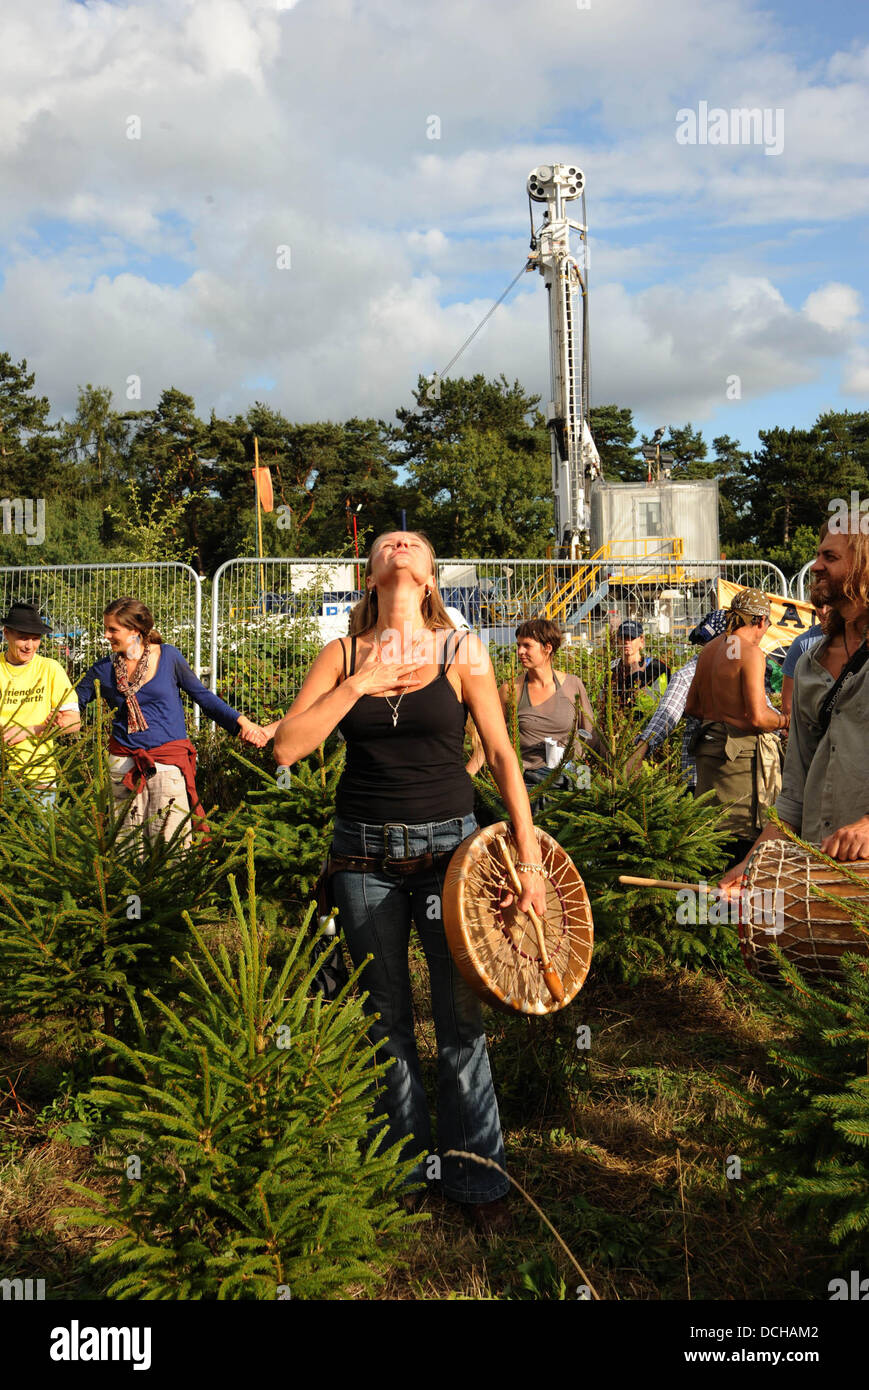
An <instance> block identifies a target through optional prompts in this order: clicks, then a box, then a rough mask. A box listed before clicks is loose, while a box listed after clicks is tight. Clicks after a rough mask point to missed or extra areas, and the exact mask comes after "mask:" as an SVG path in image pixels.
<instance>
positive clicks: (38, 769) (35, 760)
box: [0, 603, 80, 805]
mask: <svg viewBox="0 0 869 1390" xmlns="http://www.w3.org/2000/svg"><path fill="white" fill-rule="evenodd" d="M2 621H3V636H4V638H5V639H6V650H5V651H4V652H3V653H2V654H0V734H2V738H3V743H4V744H5V746H6V758H7V760H8V765H9V767H10V768H11V770H12V772H13V773H14V774H15V775H17V777H18V779H19V781H20V783H21V788H22V791H24V792H26V794H28V795H33V796H35V797H37V798H38V799H39V800H40V801H42V802H43V803H44V804H46V805H52V804H53V803H54V799H55V794H56V793H55V790H54V783H55V781H56V778H57V764H56V763H55V760H54V748H53V742H52V739H51V737H49V736H48V735H50V733H51V732H57V733H72V732H73V731H74V730H75V729H77V728H78V727H79V725H80V716H79V710H78V699H77V697H76V693H75V691H74V690H73V688H72V683H71V681H70V679H69V676H68V675H67V674H66V671H65V670H64V669H63V667H62V666H61V664H60V662H59V661H55V660H53V658H52V657H50V656H42V655H40V652H39V645H40V643H41V641H42V638H43V637H44V636H45V634H46V633H47V632H49V631H50V628H49V626H48V624H47V623H44V622H43V621H42V618H41V617H40V616H39V610H38V608H36V606H35V605H34V604H32V603H13V604H12V606H11V607H10V609H9V612H8V613H7V614H6V616H5V617H4V618H3V620H2Z"/></svg>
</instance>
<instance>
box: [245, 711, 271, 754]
mask: <svg viewBox="0 0 869 1390" xmlns="http://www.w3.org/2000/svg"><path fill="white" fill-rule="evenodd" d="M269 727H270V728H272V729H273V728H274V727H275V726H272V725H270V726H269ZM238 736H239V738H240V739H241V741H242V743H251V744H253V746H254V748H265V746H266V744H267V743H268V741H269V739H270V738H271V737H272V735H271V733H269V732H268V731H267V730H266V729H263V728H261V727H260V725H259V724H254V722H253V720H251V719H246V718H245V716H244V715H242V717H241V718H240V719H239V721H238Z"/></svg>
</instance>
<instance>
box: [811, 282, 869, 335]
mask: <svg viewBox="0 0 869 1390" xmlns="http://www.w3.org/2000/svg"><path fill="white" fill-rule="evenodd" d="M803 312H804V314H805V315H806V317H807V318H809V319H811V321H812V323H818V324H820V326H821V327H822V328H828V329H830V331H831V332H836V331H837V330H839V329H842V328H847V327H848V326H849V325H850V324H851V323H852V321H853V320H854V319H856V318H857V316H858V314H859V313H860V296H859V294H858V293H857V291H856V290H855V289H854V288H853V287H852V286H851V285H840V284H838V283H837V282H836V281H832V282H831V283H830V284H829V285H822V286H821V288H820V289H819V290H813V291H812V293H811V294H810V295H809V296H808V297H807V299H806V302H805V303H804V305H803Z"/></svg>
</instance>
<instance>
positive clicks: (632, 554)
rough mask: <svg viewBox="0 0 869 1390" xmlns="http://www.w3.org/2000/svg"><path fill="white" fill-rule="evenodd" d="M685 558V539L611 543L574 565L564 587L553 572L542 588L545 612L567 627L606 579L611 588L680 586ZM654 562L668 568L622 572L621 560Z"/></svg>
mask: <svg viewBox="0 0 869 1390" xmlns="http://www.w3.org/2000/svg"><path fill="white" fill-rule="evenodd" d="M619 552H621V553H619ZM683 554H684V546H683V542H682V537H681V536H663V537H662V536H646V537H634V538H629V539H625V540H618V541H607V543H606V544H605V545H602V546H601V547H600V548H599V549H598V550H596V551H595V553H594V554H593V555H590V556H589V557H588V559H587V560H583V561H582V562H581V563H580V564H577V563H576V562H573V563H572V571H573V572H572V573H571V575H570V577H569V578H568V579H566V580H563V581H562V582H561V583H560V584H556V583H555V582H554V576H552V575H551V572H550V576H551V577H550V579H549V582H548V583H547V582H546V581H545V580H544V581H543V582H542V583H541V585H540V594H539V597H540V598H541V599H542V600H543V603H542V606H543V612H544V613H545V614H546V617H547V618H551V619H552V621H553V622H556V623H563V622H564V621H565V619H566V617H567V615H568V613H570V612H571V611H572V610H573V609H574V608H576V607H579V606H580V605H582V604H583V603H584V602H585V600H586V599H587V598H588V597H589V596H590V595H591V594H593V593H594V591H595V589H596V588H598V586H599V585H600V584H601V583H602V582H603V580H604V579H606V580H607V582H608V583H609V584H611V585H619V584H630V585H638V584H643V585H654V586H656V587H661V586H662V585H670V584H673V583H678V582H679V581H680V580H682V579H684V577H685V570H684V567H683V565H682V563H681V561H682V558H683ZM652 558H654V559H660V561H661V564H662V565H663V566H664V567H665V568H664V569H663V570H662V571H660V572H655V571H653V570H642V571H637V570H636V569H632V570H631V572H630V573H627V572H625V571H624V570H622V571H621V572H620V571H619V569H618V561H619V560H648V559H652ZM568 563H570V562H568ZM564 567H565V566H564V564H561V565H559V567H558V568H559V569H560V570H562V571H563V570H564ZM535 597H537V595H535Z"/></svg>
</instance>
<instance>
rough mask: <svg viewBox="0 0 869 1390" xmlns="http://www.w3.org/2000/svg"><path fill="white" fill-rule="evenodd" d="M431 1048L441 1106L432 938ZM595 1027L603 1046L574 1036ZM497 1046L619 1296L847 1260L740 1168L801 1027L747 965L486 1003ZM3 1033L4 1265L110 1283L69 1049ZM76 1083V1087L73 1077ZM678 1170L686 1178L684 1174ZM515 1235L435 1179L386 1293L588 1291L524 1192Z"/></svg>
mask: <svg viewBox="0 0 869 1390" xmlns="http://www.w3.org/2000/svg"><path fill="white" fill-rule="evenodd" d="M411 964H412V978H413V984H414V1001H415V1007H416V1012H417V1015H418V1033H419V1047H420V1056H421V1059H422V1064H423V1069H424V1074H425V1079H426V1084H427V1087H428V1088H429V1094H430V1097H431V1099H432V1103H433V1100H434V1092H435V1085H436V1071H435V1068H436V1048H435V1040H434V1032H433V1027H432V1023H431V1017H430V1012H429V1009H428V1005H427V997H428V982H427V978H426V968H425V963H424V960H423V958H422V953H421V951H419V950H417V949H416V948H414V949H413V951H412V961H411ZM579 1024H586V1025H588V1027H589V1028H590V1030H591V1046H590V1048H589V1049H588V1050H580V1049H578V1048H577V1046H576V1039H577V1033H576V1029H577V1026H578V1025H579ZM487 1029H488V1034H489V1050H490V1056H491V1060H492V1067H493V1072H494V1075H495V1085H496V1091H497V1094H498V1098H499V1105H500V1109H501V1117H502V1124H503V1128H504V1136H505V1143H506V1148H507V1157H508V1165H509V1168H510V1171H511V1173H512V1174H513V1176H514V1177H516V1178H517V1179H518V1181H519V1182H520V1183H521V1184H522V1186H523V1187H525V1188H526V1189H527V1190H528V1191H529V1192H530V1193H531V1194H532V1196H533V1197H534V1198H535V1200H536V1201H537V1202H538V1203H539V1204H540V1206H541V1207H542V1209H543V1210H544V1211H545V1213H546V1215H547V1217H548V1218H549V1220H550V1221H551V1222H552V1223H553V1225H554V1226H555V1227H556V1229H557V1230H558V1232H559V1233H560V1235H561V1236H562V1238H563V1239H564V1240H565V1241H566V1243H567V1245H568V1246H569V1248H570V1250H571V1251H572V1253H573V1255H574V1257H575V1259H576V1260H577V1261H578V1262H579V1264H580V1265H581V1266H582V1268H583V1269H584V1270H585V1271H586V1274H587V1275H588V1277H589V1279H590V1281H591V1283H592V1284H593V1285H594V1288H595V1290H596V1291H597V1293H598V1294H599V1295H600V1296H601V1297H602V1298H606V1299H622V1300H630V1299H642V1300H658V1299H685V1298H687V1297H688V1296H689V1285H690V1296H691V1297H692V1298H694V1299H728V1300H729V1299H737V1300H741V1299H763V1300H769V1299H799V1298H810V1297H812V1296H817V1295H818V1291H819V1290H822V1289H824V1288H825V1287H826V1282H827V1280H828V1279H829V1278H830V1277H831V1275H832V1274H834V1273H835V1272H836V1271H835V1269H833V1265H834V1263H835V1256H834V1254H832V1252H831V1251H830V1249H829V1247H825V1246H821V1245H820V1244H817V1243H816V1244H812V1242H811V1241H810V1239H809V1237H808V1236H807V1237H806V1238H805V1239H801V1238H798V1237H797V1236H795V1234H794V1232H793V1230H792V1229H790V1230H789V1229H788V1228H786V1227H785V1226H784V1225H783V1224H782V1223H781V1222H780V1221H779V1220H778V1219H777V1217H776V1216H775V1214H774V1213H770V1212H764V1211H762V1210H761V1209H760V1207H759V1205H758V1204H757V1203H756V1202H755V1201H754V1199H753V1198H752V1197H751V1194H750V1193H749V1192H747V1191H746V1189H745V1186H744V1184H743V1182H742V1181H741V1180H738V1179H728V1177H727V1176H726V1165H727V1162H728V1158H729V1156H732V1155H734V1154H735V1155H736V1156H737V1157H738V1156H739V1141H737V1140H736V1139H735V1137H734V1135H735V1127H734V1121H735V1120H736V1119H738V1118H739V1117H740V1116H741V1115H742V1114H743V1112H744V1110H745V1098H746V1096H747V1095H748V1094H749V1093H750V1092H752V1091H756V1090H757V1089H758V1088H759V1087H761V1086H763V1085H765V1084H767V1083H768V1082H770V1081H771V1080H772V1074H771V1072H770V1071H769V1069H768V1065H767V1053H768V1049H769V1046H770V1043H772V1042H773V1041H778V1040H781V1039H782V1038H783V1037H786V1036H787V1031H786V1027H785V1025H784V1024H783V1023H782V1022H781V1021H780V1020H779V1019H777V1018H776V1017H775V1016H774V1015H772V1014H770V1013H769V1012H767V1011H764V1010H762V1009H761V1008H760V1007H759V1006H758V1005H757V1003H756V1002H754V1000H753V997H752V993H751V990H750V988H749V987H748V986H747V983H746V982H745V981H744V980H742V979H741V978H736V977H734V978H733V979H731V980H728V979H727V978H725V977H717V976H715V975H711V974H706V973H701V972H689V971H685V970H681V969H666V970H660V971H658V972H655V973H653V974H649V975H648V976H646V977H645V978H644V979H643V981H642V983H641V984H639V985H636V986H628V985H614V984H611V983H607V982H606V981H605V980H598V979H595V978H594V977H592V979H591V981H590V982H589V983H588V984H587V985H586V987H585V989H584V990H583V992H582V993H581V994H580V996H579V998H578V1000H577V1001H576V1002H575V1003H574V1004H573V1005H572V1006H571V1007H570V1009H568V1010H566V1011H565V1012H564V1013H562V1014H557V1015H554V1016H552V1017H550V1018H544V1019H529V1018H523V1017H518V1016H508V1015H504V1014H500V1013H498V1014H496V1013H494V1012H493V1013H490V1014H488V1016H487ZM14 1033H15V1028H14V1020H13V1021H10V1023H9V1024H8V1025H7V1026H6V1028H5V1031H4V1032H3V1033H2V1034H0V1270H2V1272H3V1273H4V1274H9V1275H13V1274H15V1273H16V1272H17V1273H20V1274H23V1275H24V1274H26V1275H27V1276H28V1277H44V1278H45V1279H46V1283H47V1296H48V1297H49V1298H61V1299H67V1298H95V1297H100V1296H101V1292H102V1290H101V1287H100V1285H99V1281H98V1279H95V1278H94V1275H93V1274H92V1272H91V1270H90V1267H89V1264H88V1256H89V1254H90V1250H91V1248H92V1246H93V1242H94V1240H95V1239H96V1240H99V1239H101V1238H102V1237H101V1236H100V1233H99V1232H97V1234H96V1237H94V1236H93V1235H90V1234H87V1235H86V1234H83V1233H81V1232H78V1231H75V1230H73V1229H71V1228H70V1229H68V1228H67V1227H66V1226H65V1225H64V1223H63V1220H62V1218H60V1217H59V1216H58V1212H59V1210H60V1209H61V1208H62V1207H63V1206H65V1205H66V1204H67V1202H68V1200H69V1199H68V1194H67V1191H66V1187H65V1184H66V1182H67V1181H68V1180H77V1181H87V1182H92V1181H93V1176H92V1173H91V1171H90V1149H89V1147H88V1116H87V1113H82V1112H81V1107H80V1105H79V1103H78V1102H76V1098H75V1094H74V1085H73V1084H72V1082H71V1081H70V1079H69V1073H68V1059H66V1058H65V1057H64V1055H63V1050H62V1047H56V1048H55V1051H54V1052H53V1053H52V1052H51V1051H47V1050H45V1049H43V1051H42V1053H41V1055H40V1057H39V1058H38V1059H36V1058H34V1057H32V1056H27V1055H26V1054H24V1053H23V1052H22V1050H21V1048H20V1047H19V1046H18V1045H16V1043H15V1041H14ZM64 1078H66V1081H65V1080H64ZM680 1175H681V1182H680ZM511 1207H512V1210H513V1212H514V1215H515V1227H514V1230H513V1231H512V1232H511V1233H510V1234H509V1235H507V1236H505V1237H502V1238H499V1239H495V1240H492V1241H491V1242H490V1241H488V1240H486V1239H484V1238H482V1237H481V1236H479V1235H477V1234H476V1233H475V1232H474V1231H473V1230H472V1229H471V1228H470V1227H469V1225H468V1224H467V1223H466V1220H465V1217H464V1215H463V1214H462V1212H461V1211H460V1209H458V1208H457V1207H455V1206H454V1205H453V1204H451V1203H449V1202H446V1201H444V1200H443V1199H442V1198H441V1197H440V1196H439V1195H437V1194H436V1193H434V1192H433V1193H431V1194H430V1195H429V1197H428V1199H427V1202H426V1205H425V1208H424V1210H425V1212H426V1214H427V1216H428V1220H427V1221H424V1222H421V1223H420V1224H419V1225H417V1226H416V1228H415V1230H414V1232H413V1234H412V1236H411V1240H410V1243H409V1246H408V1249H407V1251H406V1253H405V1259H404V1263H403V1264H402V1266H400V1267H396V1268H394V1269H393V1270H392V1271H391V1272H390V1274H389V1276H388V1277H387V1279H386V1281H385V1283H384V1284H383V1286H382V1287H381V1288H380V1289H377V1290H374V1291H373V1292H371V1291H369V1292H365V1293H362V1292H361V1291H360V1296H362V1297H367V1298H371V1297H377V1298H389V1299H402V1300H409V1299H528V1298H532V1299H533V1298H536V1299H547V1300H548V1299H562V1298H564V1299H573V1298H576V1297H577V1287H578V1283H579V1280H578V1276H577V1274H576V1270H575V1268H574V1267H573V1265H572V1264H571V1262H570V1261H569V1260H568V1258H567V1257H566V1255H565V1254H564V1252H563V1250H561V1248H560V1247H559V1245H558V1242H557V1241H556V1239H555V1238H554V1237H553V1236H552V1234H551V1232H549V1231H548V1230H547V1228H546V1226H545V1225H544V1223H543V1222H542V1221H541V1220H540V1219H539V1217H538V1216H537V1215H536V1214H535V1213H534V1211H533V1210H532V1208H531V1207H530V1206H528V1205H527V1204H526V1203H525V1202H524V1201H523V1200H522V1199H521V1198H520V1197H519V1195H518V1194H517V1193H515V1192H514V1193H513V1195H512V1197H511Z"/></svg>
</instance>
